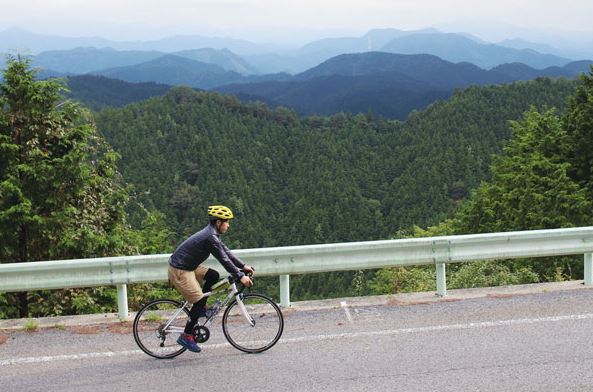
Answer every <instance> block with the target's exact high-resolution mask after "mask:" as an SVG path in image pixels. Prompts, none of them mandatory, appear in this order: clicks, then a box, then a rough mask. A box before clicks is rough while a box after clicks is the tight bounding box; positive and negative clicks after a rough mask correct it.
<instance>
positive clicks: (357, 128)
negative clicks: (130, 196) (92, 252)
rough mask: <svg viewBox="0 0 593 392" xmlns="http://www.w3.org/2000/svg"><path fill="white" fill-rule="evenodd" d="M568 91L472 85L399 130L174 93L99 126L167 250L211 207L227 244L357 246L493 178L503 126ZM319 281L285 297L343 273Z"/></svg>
mask: <svg viewBox="0 0 593 392" xmlns="http://www.w3.org/2000/svg"><path fill="white" fill-rule="evenodd" d="M575 86H576V83H575V82H572V81H566V80H550V79H545V78H542V79H538V80H535V81H532V82H517V83H513V84H510V85H504V86H491V87H472V88H468V89H466V90H462V91H457V92H456V93H455V94H454V96H453V97H452V98H451V99H450V100H448V101H441V102H437V103H435V104H433V105H431V106H430V107H429V108H428V109H427V110H426V111H424V112H418V113H413V114H412V115H411V116H410V118H409V119H408V120H407V121H406V122H404V123H401V122H397V121H383V120H381V121H378V122H377V121H374V119H373V118H372V116H370V115H366V116H365V115H356V116H353V115H349V114H338V115H335V116H332V117H310V118H299V117H297V116H296V115H295V114H294V113H293V112H291V111H289V110H286V109H283V108H279V109H276V110H273V111H272V110H270V109H268V108H267V107H265V106H263V105H261V104H259V105H256V104H253V105H244V104H241V103H240V102H238V101H237V100H236V99H234V98H232V97H224V96H220V95H217V94H214V93H205V92H195V91H193V90H191V89H188V88H176V89H173V90H171V91H170V92H169V93H167V95H166V96H164V97H162V98H152V99H150V100H148V101H146V102H143V103H138V104H133V105H129V106H127V107H125V108H123V109H108V110H105V111H103V112H101V113H100V114H98V115H97V118H96V121H97V127H98V129H99V130H100V132H102V134H103V135H104V136H105V137H106V139H107V140H108V142H109V143H110V144H111V145H112V146H113V147H114V149H115V150H116V151H117V152H118V153H120V154H121V156H122V159H121V161H120V170H121V171H122V174H123V176H124V177H125V179H126V180H127V181H129V182H130V183H132V184H134V185H135V187H136V193H137V197H138V200H140V201H141V202H143V203H144V205H145V206H146V207H148V208H156V209H158V210H160V211H162V212H164V213H165V214H166V216H167V220H168V222H169V224H170V225H171V227H172V228H174V230H175V231H176V233H177V235H176V240H177V241H179V240H181V239H182V238H183V236H185V235H187V234H189V233H191V232H193V231H195V230H196V229H199V228H201V227H202V226H203V225H204V223H205V220H204V211H205V208H206V206H207V205H208V204H211V203H225V204H227V205H229V206H230V207H231V208H233V209H235V210H239V211H241V215H240V217H239V219H236V221H235V222H234V223H233V229H232V230H231V232H230V233H229V235H228V239H227V241H228V243H229V245H231V246H232V247H243V248H248V247H265V246H277V245H295V244H313V243H331V242H343V241H361V240H372V239H382V238H390V237H393V236H394V235H395V234H396V233H397V232H398V231H399V230H402V229H406V228H408V227H411V226H412V225H419V226H424V227H425V226H428V225H431V224H436V223H438V222H440V221H441V220H443V219H444V218H446V217H448V216H450V215H451V214H452V212H453V211H454V210H455V208H456V206H457V205H458V204H459V203H460V202H461V201H462V200H464V198H466V197H467V196H468V195H469V192H470V190H471V189H472V188H474V187H476V186H477V185H478V184H479V183H480V181H481V180H484V179H487V178H488V177H489V166H490V163H491V155H492V154H495V153H498V152H500V150H501V148H502V146H503V144H504V142H505V140H507V139H508V138H509V136H510V127H509V120H514V119H519V118H520V117H521V116H522V113H523V112H524V111H526V110H528V109H529V107H530V106H531V105H534V106H535V107H536V108H539V109H543V108H547V107H557V108H559V109H560V110H563V108H564V105H565V103H566V99H567V97H568V96H569V95H571V94H572V93H573V92H574V89H575ZM327 279H329V278H320V277H307V279H306V281H307V282H309V283H311V282H315V283H314V284H312V285H310V286H311V287H308V286H305V285H304V284H303V285H299V284H298V283H296V284H295V285H294V286H295V287H294V288H295V290H294V294H295V295H296V296H297V297H298V296H301V297H303V296H305V297H306V296H326V295H342V294H344V293H347V292H348V290H349V285H350V282H351V280H352V274H334V275H333V278H332V279H334V281H333V282H332V283H328V280H327ZM297 282H298V281H297ZM303 283H304V282H303ZM313 286H315V287H313Z"/></svg>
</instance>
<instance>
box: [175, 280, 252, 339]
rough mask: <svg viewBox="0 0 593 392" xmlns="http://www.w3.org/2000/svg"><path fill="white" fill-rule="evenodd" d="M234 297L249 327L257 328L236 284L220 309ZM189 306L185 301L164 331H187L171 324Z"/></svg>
mask: <svg viewBox="0 0 593 392" xmlns="http://www.w3.org/2000/svg"><path fill="white" fill-rule="evenodd" d="M210 295H212V292H208V293H205V294H204V297H209V296H210ZM233 297H237V298H236V299H237V305H238V307H239V310H240V311H241V314H243V316H244V317H245V319H246V320H247V322H248V323H249V325H251V326H252V327H253V326H255V320H254V319H253V317H251V315H250V314H249V313H248V312H247V308H245V304H243V295H242V294H239V290H238V289H237V284H236V283H231V285H230V292H229V293H228V295H227V296H226V298H225V299H224V300H223V301H222V304H221V305H220V309H222V308H224V307H225V306H227V305H228V304H229V303H230V302H231V300H232V299H233ZM187 304H188V302H187V301H183V303H182V304H181V306H180V307H179V308H178V309H177V311H176V312H175V313H174V314H173V316H171V318H170V319H169V320H167V323H166V324H165V327H164V328H163V330H165V331H167V332H179V333H181V332H183V331H184V330H185V328H182V327H177V326H171V323H172V322H173V320H175V319H177V317H178V316H179V314H180V313H181V312H182V311H183V308H185V307H186V306H187ZM215 316H216V315H214V316H212V317H210V318H209V319H208V320H206V322H205V323H204V325H208V324H210V323H211V322H212V320H213V319H214V317H215Z"/></svg>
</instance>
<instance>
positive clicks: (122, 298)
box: [117, 284, 128, 321]
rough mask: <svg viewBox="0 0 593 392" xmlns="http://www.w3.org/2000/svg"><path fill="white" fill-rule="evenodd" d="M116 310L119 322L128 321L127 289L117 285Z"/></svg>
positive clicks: (122, 285) (123, 285) (124, 286)
mask: <svg viewBox="0 0 593 392" xmlns="http://www.w3.org/2000/svg"><path fill="white" fill-rule="evenodd" d="M117 309H118V311H119V320H120V321H125V320H127V319H128V287H127V286H126V285H125V284H118V285H117Z"/></svg>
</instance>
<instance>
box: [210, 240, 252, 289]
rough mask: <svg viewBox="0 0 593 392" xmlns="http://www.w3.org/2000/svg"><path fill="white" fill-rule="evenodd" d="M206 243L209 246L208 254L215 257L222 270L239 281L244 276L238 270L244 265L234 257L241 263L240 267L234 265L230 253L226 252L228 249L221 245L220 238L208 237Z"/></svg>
mask: <svg viewBox="0 0 593 392" xmlns="http://www.w3.org/2000/svg"><path fill="white" fill-rule="evenodd" d="M208 243H209V245H210V252H211V253H212V255H214V257H216V260H218V262H219V263H220V264H222V266H223V267H224V269H225V270H227V272H228V273H229V274H231V275H232V276H233V277H234V278H236V279H241V278H242V277H244V276H245V274H244V273H243V272H242V271H241V270H240V268H243V267H244V265H245V264H244V263H243V262H241V260H240V259H238V258H236V257H235V259H237V260H238V261H239V263H241V264H240V265H236V262H235V261H234V260H233V259H232V258H231V256H232V253H231V254H230V255H229V253H230V252H227V251H228V248H227V247H226V245H225V244H223V243H222V241H221V240H220V238H218V237H217V236H215V235H213V236H210V237H209V238H208ZM233 257H234V256H233Z"/></svg>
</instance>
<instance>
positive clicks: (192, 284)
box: [169, 265, 209, 304]
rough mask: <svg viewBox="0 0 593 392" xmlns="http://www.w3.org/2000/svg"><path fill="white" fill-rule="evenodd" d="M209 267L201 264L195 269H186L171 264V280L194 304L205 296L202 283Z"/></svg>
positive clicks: (188, 300)
mask: <svg viewBox="0 0 593 392" xmlns="http://www.w3.org/2000/svg"><path fill="white" fill-rule="evenodd" d="M208 269H209V268H208V267H204V266H201V265H200V266H198V268H196V270H195V271H185V270H182V269H178V268H173V267H171V266H169V282H171V284H172V285H173V287H175V288H176V289H177V290H178V291H179V292H180V293H181V295H182V296H183V298H185V300H186V301H187V302H189V303H191V304H194V303H196V302H198V301H199V300H201V299H202V298H203V297H204V293H203V292H202V287H201V285H202V284H203V283H204V276H205V275H206V272H208Z"/></svg>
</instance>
